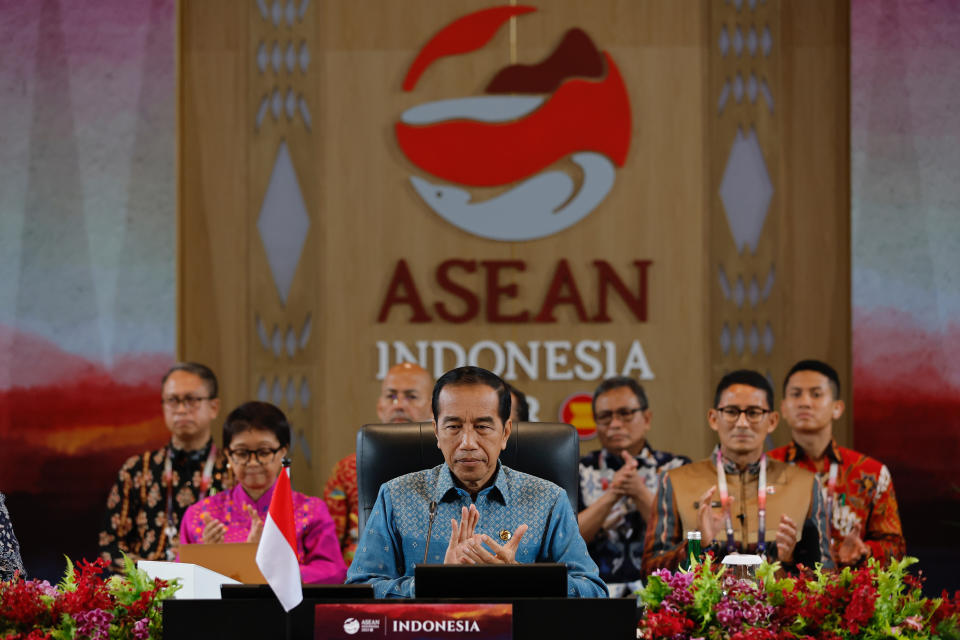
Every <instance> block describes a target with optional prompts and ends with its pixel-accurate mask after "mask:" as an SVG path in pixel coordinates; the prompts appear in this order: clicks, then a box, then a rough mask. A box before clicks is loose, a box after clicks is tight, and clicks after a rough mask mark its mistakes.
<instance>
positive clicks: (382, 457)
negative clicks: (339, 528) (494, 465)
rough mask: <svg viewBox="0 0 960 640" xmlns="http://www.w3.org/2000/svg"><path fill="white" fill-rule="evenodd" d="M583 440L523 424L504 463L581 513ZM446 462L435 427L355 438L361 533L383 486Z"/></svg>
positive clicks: (390, 429) (371, 429) (366, 431)
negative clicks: (562, 495) (559, 493)
mask: <svg viewBox="0 0 960 640" xmlns="http://www.w3.org/2000/svg"><path fill="white" fill-rule="evenodd" d="M579 457H580V439H579V438H578V436H577V430H576V429H574V428H573V427H571V426H570V425H568V424H562V423H552V422H520V423H518V424H515V425H514V426H513V431H512V432H511V433H510V439H509V440H508V441H507V448H506V449H504V450H503V451H501V452H500V462H502V463H503V464H505V465H506V466H508V467H510V468H511V469H516V470H517V471H523V472H524V473H529V474H530V475H534V476H537V477H540V478H543V479H545V480H549V481H550V482H553V483H554V484H557V485H560V487H561V488H562V489H563V490H564V491H566V492H567V498H569V500H570V505H571V506H572V507H573V511H574V513H576V511H577V491H578V490H579V471H578V468H577V463H578V461H579ZM442 462H443V454H442V453H441V452H440V449H439V448H437V438H436V436H435V435H434V434H433V423H430V422H420V423H412V424H368V425H364V426H363V427H362V428H361V429H360V432H359V433H357V493H358V500H359V503H360V504H359V514H358V515H359V526H360V531H361V533H362V532H363V529H364V527H365V526H366V522H367V516H369V515H370V511H371V510H373V504H374V502H376V500H377V493H378V492H379V491H380V485H382V484H383V483H384V482H387V481H388V480H392V479H393V478H396V477H397V476H402V475H404V474H406V473H411V472H413V471H420V470H421V469H430V468H432V467H435V466H437V465H438V464H441V463H442Z"/></svg>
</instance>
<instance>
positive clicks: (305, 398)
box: [300, 377, 310, 409]
mask: <svg viewBox="0 0 960 640" xmlns="http://www.w3.org/2000/svg"><path fill="white" fill-rule="evenodd" d="M309 406H310V384H309V383H308V382H307V379H306V377H303V378H301V379H300V407H301V408H303V409H306V408H307V407H309Z"/></svg>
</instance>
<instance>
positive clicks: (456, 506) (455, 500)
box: [347, 465, 608, 598]
mask: <svg viewBox="0 0 960 640" xmlns="http://www.w3.org/2000/svg"><path fill="white" fill-rule="evenodd" d="M434 500H435V501H436V502H437V513H436V517H435V520H434V524H433V529H432V534H431V538H430V547H429V551H430V555H429V557H428V558H427V562H429V563H432V564H440V563H442V562H443V556H444V555H445V553H446V549H447V544H448V542H449V540H450V533H451V526H450V521H451V519H455V520H456V521H458V522H459V520H460V510H461V508H462V507H466V506H469V505H470V503H471V502H472V499H471V497H470V495H469V494H468V493H467V492H466V491H464V490H463V489H461V488H459V487H456V486H455V485H454V483H453V481H452V479H451V474H450V472H449V470H448V468H447V466H446V465H439V466H438V467H434V468H433V469H427V470H424V471H418V472H416V473H411V474H408V475H406V476H401V477H399V478H395V479H394V480H391V481H390V482H388V483H386V484H384V485H383V486H382V487H381V488H380V492H379V494H378V495H377V501H376V504H375V505H374V507H373V510H372V511H371V513H370V518H369V519H368V520H367V525H366V528H365V530H364V532H363V535H362V537H361V538H360V543H359V545H358V547H357V553H356V555H355V556H354V559H353V563H352V564H351V565H350V570H349V572H348V573H347V583H348V584H358V583H368V584H370V585H372V586H373V590H374V595H375V596H376V597H378V598H411V597H414V596H415V595H416V589H415V585H414V579H413V571H414V565H415V564H417V563H420V562H422V561H423V554H424V550H425V546H426V532H427V529H428V527H429V504H430V502H431V501H434ZM475 504H476V505H477V508H478V509H479V510H480V521H479V523H478V524H477V533H484V534H487V535H489V536H490V537H491V538H493V539H494V540H496V539H497V538H498V536H499V533H500V532H501V531H503V530H507V531H510V532H513V531H515V530H516V528H517V527H518V526H519V525H520V524H526V525H527V526H528V527H529V529H528V530H527V532H526V534H525V535H524V537H523V539H522V540H521V541H520V544H519V546H518V548H517V555H516V558H517V561H518V562H525V563H526V562H558V563H562V564H564V565H566V567H567V587H568V593H569V595H571V596H579V597H606V596H607V593H608V592H607V587H606V585H605V584H604V583H603V581H602V580H601V579H600V577H599V574H598V571H597V566H596V564H595V563H594V562H593V560H592V559H591V558H590V556H589V555H588V554H587V547H586V544H585V543H584V542H583V538H582V537H580V529H579V527H578V526H577V519H576V517H575V516H574V514H573V509H571V507H570V502H569V500H568V499H567V496H566V494H565V493H564V492H563V490H562V489H561V488H560V487H558V486H556V485H554V484H552V483H550V482H547V481H545V480H542V479H540V478H536V477H534V476H530V475H527V474H524V473H520V472H517V471H514V470H512V469H509V468H508V467H503V466H502V465H501V466H500V468H499V470H498V474H497V480H496V482H495V483H494V485H493V486H491V487H487V488H486V489H484V490H482V491H481V492H480V493H479V494H478V495H477V498H476V502H475Z"/></svg>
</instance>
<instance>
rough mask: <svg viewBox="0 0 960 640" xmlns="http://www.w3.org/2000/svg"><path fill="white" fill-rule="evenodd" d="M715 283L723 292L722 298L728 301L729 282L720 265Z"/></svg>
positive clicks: (724, 270) (725, 272)
mask: <svg viewBox="0 0 960 640" xmlns="http://www.w3.org/2000/svg"><path fill="white" fill-rule="evenodd" d="M717 281H718V282H719V283H720V290H721V291H723V297H724V299H726V300H729V299H730V295H731V293H730V291H731V290H730V280H729V279H727V271H726V269H724V268H723V265H720V266H719V267H718V268H717Z"/></svg>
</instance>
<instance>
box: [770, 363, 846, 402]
mask: <svg viewBox="0 0 960 640" xmlns="http://www.w3.org/2000/svg"><path fill="white" fill-rule="evenodd" d="M797 371H816V372H817V373H822V374H823V375H824V376H826V377H827V380H828V381H829V382H830V391H832V392H833V399H834V400H837V399H839V398H840V376H839V375H837V370H836V369H834V368H833V367H831V366H830V365H828V364H827V363H826V362H822V361H820V360H801V361H800V362H798V363H797V364H795V365H793V366H792V367H791V368H790V371H788V372H787V376H786V377H785V378H784V379H783V392H784V394H786V392H787V383H788V382H790V376H792V375H793V374H795V373H796V372H797Z"/></svg>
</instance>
